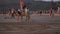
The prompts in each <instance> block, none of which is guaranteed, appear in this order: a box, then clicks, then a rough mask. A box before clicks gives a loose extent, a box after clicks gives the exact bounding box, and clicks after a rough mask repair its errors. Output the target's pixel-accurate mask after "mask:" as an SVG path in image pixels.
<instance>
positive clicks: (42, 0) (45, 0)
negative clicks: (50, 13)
mask: <svg viewBox="0 0 60 34" xmlns="http://www.w3.org/2000/svg"><path fill="white" fill-rule="evenodd" d="M42 1H52V0H42ZM53 1H54V2H56V1H60V0H53Z"/></svg>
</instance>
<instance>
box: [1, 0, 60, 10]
mask: <svg viewBox="0 0 60 34" xmlns="http://www.w3.org/2000/svg"><path fill="white" fill-rule="evenodd" d="M23 1H24V2H25V4H27V5H28V6H29V9H30V10H48V9H50V8H51V2H44V1H33V0H28V1H26V0H23ZM19 2H20V0H13V1H12V0H10V1H9V2H8V0H5V1H3V0H0V10H1V9H2V10H3V9H9V8H12V7H14V8H18V7H19ZM54 6H55V5H54ZM58 6H60V4H58Z"/></svg>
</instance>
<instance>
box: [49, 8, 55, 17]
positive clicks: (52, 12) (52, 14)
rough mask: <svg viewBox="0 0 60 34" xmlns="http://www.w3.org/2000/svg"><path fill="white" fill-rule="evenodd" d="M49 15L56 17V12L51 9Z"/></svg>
mask: <svg viewBox="0 0 60 34" xmlns="http://www.w3.org/2000/svg"><path fill="white" fill-rule="evenodd" d="M49 13H50V17H53V16H54V10H53V9H52V8H51V9H50V11H49Z"/></svg>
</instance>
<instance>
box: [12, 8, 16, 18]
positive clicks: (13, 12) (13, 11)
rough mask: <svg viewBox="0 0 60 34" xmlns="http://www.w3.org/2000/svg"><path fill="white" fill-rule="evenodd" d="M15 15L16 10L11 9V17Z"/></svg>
mask: <svg viewBox="0 0 60 34" xmlns="http://www.w3.org/2000/svg"><path fill="white" fill-rule="evenodd" d="M14 14H15V9H14V8H11V17H14Z"/></svg>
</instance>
